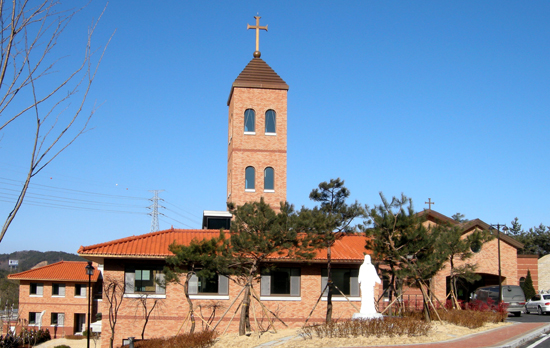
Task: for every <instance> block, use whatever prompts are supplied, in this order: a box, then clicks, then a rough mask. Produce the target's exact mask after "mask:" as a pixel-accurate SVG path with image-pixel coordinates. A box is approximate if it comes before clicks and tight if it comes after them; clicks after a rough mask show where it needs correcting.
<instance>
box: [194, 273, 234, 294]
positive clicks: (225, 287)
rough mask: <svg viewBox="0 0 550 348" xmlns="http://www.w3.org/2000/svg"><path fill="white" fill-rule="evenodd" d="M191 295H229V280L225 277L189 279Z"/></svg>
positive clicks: (195, 277)
mask: <svg viewBox="0 0 550 348" xmlns="http://www.w3.org/2000/svg"><path fill="white" fill-rule="evenodd" d="M189 294H190V295H208V294H210V295H229V279H228V278H227V277H226V276H223V275H214V276H213V277H209V278H207V277H197V276H196V275H192V276H191V279H189Z"/></svg>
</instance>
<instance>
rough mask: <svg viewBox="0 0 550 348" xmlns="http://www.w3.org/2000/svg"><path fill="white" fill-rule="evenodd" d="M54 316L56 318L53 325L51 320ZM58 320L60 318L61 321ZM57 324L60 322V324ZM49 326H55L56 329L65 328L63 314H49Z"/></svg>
mask: <svg viewBox="0 0 550 348" xmlns="http://www.w3.org/2000/svg"><path fill="white" fill-rule="evenodd" d="M54 314H55V315H56V317H57V323H56V324H54V323H53V320H52V319H53V317H54ZM60 318H61V320H59V319H60ZM59 322H61V324H60V323H59ZM50 326H57V327H63V326H65V313H51V314H50Z"/></svg>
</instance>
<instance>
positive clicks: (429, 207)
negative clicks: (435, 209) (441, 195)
mask: <svg viewBox="0 0 550 348" xmlns="http://www.w3.org/2000/svg"><path fill="white" fill-rule="evenodd" d="M424 204H427V205H428V210H432V204H435V203H434V202H432V199H431V198H428V201H427V202H424Z"/></svg>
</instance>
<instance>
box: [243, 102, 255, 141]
mask: <svg viewBox="0 0 550 348" xmlns="http://www.w3.org/2000/svg"><path fill="white" fill-rule="evenodd" d="M248 110H252V112H253V113H254V120H253V125H254V130H253V131H247V130H246V112H247V111H248ZM243 116H244V124H243V131H244V134H246V135H256V110H254V109H252V108H248V109H246V110H245V111H244V114H243Z"/></svg>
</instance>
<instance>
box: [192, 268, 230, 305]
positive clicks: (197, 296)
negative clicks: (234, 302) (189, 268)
mask: <svg viewBox="0 0 550 348" xmlns="http://www.w3.org/2000/svg"><path fill="white" fill-rule="evenodd" d="M217 277H218V292H217V293H208V292H199V277H197V276H196V275H195V274H193V275H192V276H191V278H190V279H189V289H188V291H189V298H190V299H192V300H229V278H227V277H226V276H224V275H221V274H218V275H217Z"/></svg>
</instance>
